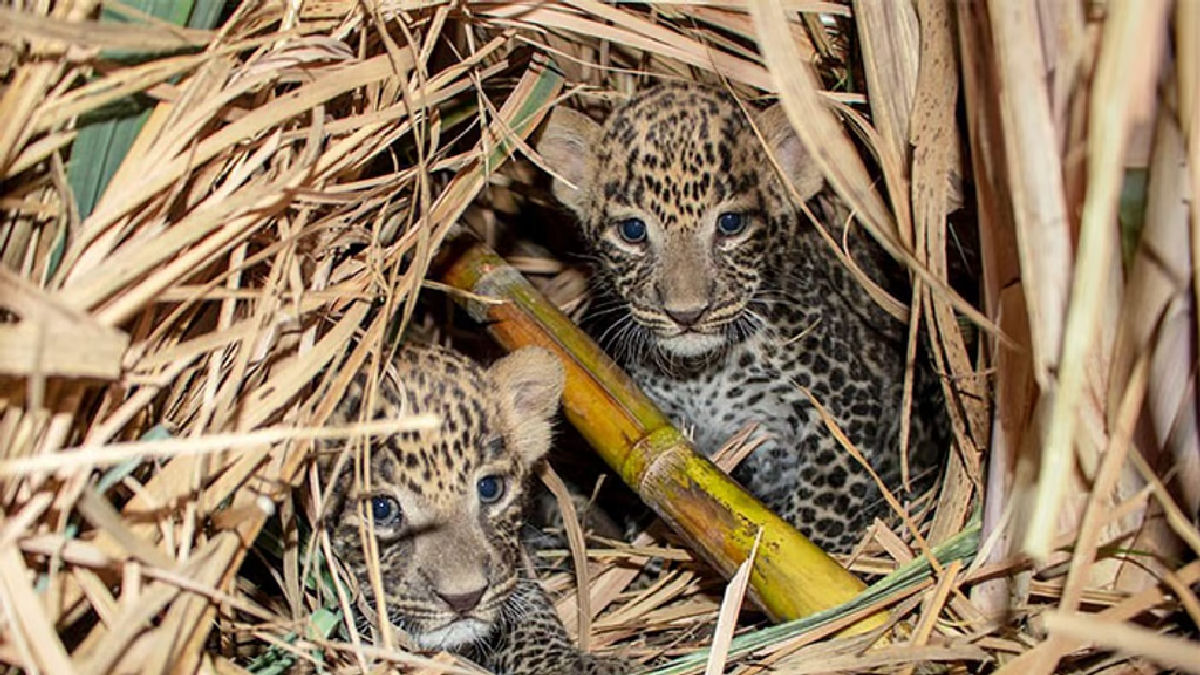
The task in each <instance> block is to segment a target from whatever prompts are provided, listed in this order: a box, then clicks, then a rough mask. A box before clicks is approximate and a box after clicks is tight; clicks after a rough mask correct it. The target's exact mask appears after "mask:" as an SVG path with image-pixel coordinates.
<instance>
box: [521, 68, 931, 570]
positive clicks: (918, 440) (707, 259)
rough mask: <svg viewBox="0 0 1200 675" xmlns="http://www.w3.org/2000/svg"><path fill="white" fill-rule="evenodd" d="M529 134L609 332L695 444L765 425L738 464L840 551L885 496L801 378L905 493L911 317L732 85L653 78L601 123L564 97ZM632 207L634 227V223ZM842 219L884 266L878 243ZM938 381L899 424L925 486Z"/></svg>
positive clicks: (712, 443)
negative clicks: (879, 287) (575, 238)
mask: <svg viewBox="0 0 1200 675" xmlns="http://www.w3.org/2000/svg"><path fill="white" fill-rule="evenodd" d="M750 114H752V115H754V117H755V121H756V124H757V127H758V129H759V130H760V132H761V133H762V135H763V138H764V139H765V141H766V143H767V144H768V145H769V146H770V147H771V148H772V150H773V152H774V155H775V156H776V159H777V160H778V162H779V165H780V168H781V169H782V170H783V175H785V176H787V179H788V180H789V181H790V182H791V183H792V185H793V186H794V188H795V190H796V193H797V195H798V196H799V197H800V199H802V200H804V201H805V202H807V203H808V205H809V207H810V208H811V209H812V210H813V211H814V212H815V213H816V214H817V217H818V218H820V219H821V221H822V222H823V223H824V224H825V226H826V227H827V228H829V229H830V231H831V234H833V236H834V237H835V238H838V237H840V236H841V235H842V234H843V232H842V226H843V224H844V223H845V222H847V221H848V218H846V217H845V213H844V210H842V209H839V207H838V203H837V201H836V200H835V199H833V198H831V197H830V196H829V195H828V194H826V192H824V191H823V189H822V188H823V184H824V181H823V179H822V177H821V175H820V173H819V172H818V170H817V169H816V168H815V167H814V166H813V165H812V163H811V162H809V161H808V160H807V157H806V155H805V152H804V149H803V146H802V144H801V142H800V140H799V139H798V138H797V137H796V135H795V134H794V132H793V130H792V128H791V126H790V125H789V123H788V121H787V119H786V117H785V116H784V114H783V111H782V110H781V109H780V108H779V107H778V106H776V107H774V108H771V109H768V110H767V111H763V112H757V111H754V112H751V113H750ZM538 149H539V151H540V152H541V153H542V154H543V156H544V157H545V158H546V159H547V161H548V162H549V163H550V165H551V166H552V167H553V168H554V169H555V170H556V172H558V174H559V175H560V176H562V177H563V178H565V179H566V180H565V181H563V180H556V181H555V184H554V192H555V195H556V196H557V197H558V198H559V200H560V201H562V202H563V203H564V204H565V205H566V206H567V207H569V208H570V209H571V210H572V211H574V213H575V214H576V216H577V217H578V219H579V221H580V224H581V227H582V230H583V234H584V238H585V239H586V240H587V242H588V244H589V245H590V248H591V251H592V253H593V254H594V256H595V261H596V268H597V269H596V275H595V277H594V286H595V290H596V295H597V296H598V297H599V298H600V299H599V300H598V301H597V303H596V304H595V306H594V308H593V311H592V316H591V322H592V323H593V324H594V326H595V328H596V332H597V336H598V338H599V339H600V340H601V342H602V343H604V344H605V346H606V347H607V348H608V349H609V350H610V351H611V352H612V353H613V354H614V356H616V357H617V358H618V360H620V361H621V362H622V363H623V365H624V366H625V367H626V368H627V369H628V370H629V372H630V373H631V375H632V376H633V377H634V378H635V379H636V380H637V381H638V382H639V384H640V385H641V386H642V387H643V389H644V390H645V391H646V393H647V394H648V395H650V396H651V398H653V399H654V400H655V401H656V402H657V403H658V404H659V405H660V406H662V407H663V408H664V409H665V410H666V411H667V413H668V414H669V415H671V416H672V418H673V419H674V420H675V421H676V422H677V423H678V424H681V425H682V426H684V427H686V428H690V429H692V430H693V433H694V437H695V440H696V442H697V444H698V445H699V447H700V448H701V449H702V450H703V451H704V452H705V453H708V454H712V453H713V452H715V451H716V450H717V449H719V447H720V446H721V445H722V444H723V443H724V442H725V441H726V440H727V439H728V438H729V437H730V436H731V435H733V434H734V433H735V432H736V431H738V430H739V429H741V428H742V427H743V426H744V425H745V424H747V423H749V422H755V423H758V424H760V425H761V427H760V428H761V429H762V432H763V433H762V435H763V437H764V438H765V439H766V442H765V443H764V445H762V446H761V447H760V448H759V449H758V450H757V451H756V452H755V453H754V454H753V455H751V456H750V457H749V458H747V459H746V460H745V461H744V462H743V463H742V465H741V466H740V467H739V468H738V470H737V471H736V473H735V477H736V478H737V479H739V480H740V481H741V482H742V483H743V484H744V485H745V486H746V487H747V488H748V489H749V490H750V491H751V492H752V493H753V494H754V495H755V496H757V497H759V498H760V499H762V500H763V501H764V502H765V503H766V504H767V505H768V506H770V507H772V508H773V509H774V510H776V511H777V512H778V513H780V514H781V515H783V516H784V517H785V518H787V519H788V520H789V521H790V522H792V523H793V524H795V525H796V526H797V527H799V528H800V529H801V530H802V531H804V532H805V533H806V534H808V535H809V536H810V537H811V538H812V539H813V540H814V541H816V542H817V543H818V544H820V545H822V546H823V547H825V548H826V549H827V550H832V551H845V550H847V549H848V548H849V547H850V546H851V545H852V544H853V543H854V542H856V541H857V540H858V538H859V537H860V535H861V534H862V533H863V531H864V529H865V528H866V527H867V526H868V525H869V524H870V523H871V522H872V520H873V519H874V518H875V517H876V516H884V515H886V514H887V512H888V507H887V506H886V504H885V503H884V502H883V500H882V499H881V492H880V490H879V489H878V488H877V486H876V484H875V482H874V481H873V480H872V479H871V478H870V477H869V475H868V473H867V472H866V471H865V470H864V469H863V467H862V466H861V465H860V464H858V463H857V462H855V461H854V460H853V459H852V458H851V457H850V455H849V454H848V453H847V452H846V451H845V450H843V449H842V447H841V446H840V444H839V443H838V442H837V441H836V440H835V439H834V437H833V436H832V435H831V434H830V433H829V432H828V430H827V427H826V426H825V425H824V424H823V422H822V421H821V418H820V416H819V414H818V412H817V410H816V408H815V407H814V406H813V405H812V403H811V401H810V400H809V398H808V396H807V395H806V394H805V393H804V389H807V390H810V391H811V392H812V394H813V395H814V396H815V397H816V398H817V399H818V400H819V401H820V402H821V403H822V405H824V406H825V407H826V408H827V409H828V411H829V413H830V414H831V415H832V416H833V418H834V420H836V421H837V423H838V425H839V426H840V427H841V429H842V430H843V431H845V432H846V435H847V436H848V437H849V438H850V440H851V441H852V442H853V443H854V444H855V445H856V446H857V447H858V448H859V449H860V450H861V451H862V453H863V454H864V455H865V457H866V458H867V460H868V461H869V463H870V464H871V466H872V467H873V468H874V470H875V471H876V472H877V473H878V474H879V475H880V476H881V478H882V479H883V481H884V482H885V483H886V484H887V485H888V486H889V487H890V488H891V489H895V490H899V489H900V488H901V485H900V483H901V480H900V462H899V458H898V452H897V448H898V438H899V433H898V432H899V427H900V423H899V419H900V411H901V392H902V385H903V378H904V362H905V358H904V351H903V346H904V343H903V336H904V331H903V327H902V326H901V325H900V324H899V323H898V322H896V321H895V320H894V319H892V318H891V317H890V316H888V315H887V314H886V313H884V312H883V311H882V310H880V309H879V308H878V307H877V306H876V304H875V303H874V302H873V301H872V300H871V299H870V298H869V296H868V295H867V294H866V293H865V291H864V290H863V289H862V287H861V285H860V284H859V283H858V282H857V281H856V280H855V279H854V278H853V277H852V276H851V274H850V273H849V272H848V271H847V270H846V268H845V267H844V266H843V265H842V264H841V263H840V262H839V261H838V260H837V259H836V257H835V256H834V254H833V252H832V251H831V250H830V248H829V247H828V245H827V244H826V243H825V242H824V241H822V240H821V239H820V237H819V235H818V232H817V230H816V228H815V227H814V226H813V224H812V223H811V221H809V220H808V219H807V218H805V217H804V215H803V213H802V211H801V210H800V209H798V208H797V205H796V202H795V201H794V198H793V196H792V194H791V193H790V192H789V190H788V189H787V186H786V184H785V183H784V182H783V179H782V178H781V177H780V173H779V172H778V171H777V170H776V169H775V167H774V165H773V164H772V163H771V162H770V160H769V159H768V155H767V153H766V152H765V151H764V148H763V143H762V142H761V141H760V140H759V138H758V136H756V135H755V132H754V128H753V127H752V126H751V124H750V121H749V118H748V117H747V112H746V111H745V109H743V108H742V107H741V106H740V105H738V103H737V102H736V101H735V100H734V99H733V98H732V97H730V96H728V95H726V94H725V93H724V92H720V91H716V90H712V89H708V88H703V87H699V86H694V85H664V86H659V87H656V88H653V89H650V90H648V91H646V92H644V93H642V94H641V95H639V96H637V97H635V98H633V99H632V100H630V101H629V102H628V103H626V104H625V105H623V106H621V107H619V108H618V109H616V110H615V111H614V112H613V113H612V114H611V115H610V116H609V117H608V119H607V120H606V121H605V122H604V123H603V124H602V125H597V124H596V123H594V122H593V121H592V120H590V119H589V118H587V117H585V116H583V115H581V114H580V113H577V112H574V111H571V110H568V109H566V108H564V107H561V106H560V107H559V108H558V109H556V110H555V112H554V114H553V115H552V117H551V120H550V122H549V123H548V125H547V127H546V129H545V130H544V131H543V135H542V138H541V141H540V143H539V146H538ZM568 182H569V183H570V184H568ZM731 214H733V215H732V216H731ZM734 216H736V217H734ZM634 220H635V221H637V222H638V223H640V225H637V224H635V226H634V227H633V228H632V233H633V234H637V233H639V232H641V231H642V226H644V231H645V236H644V238H642V239H641V240H638V239H637V237H630V236H628V234H629V233H630V231H631V230H630V229H627V226H626V223H628V222H630V221H634ZM730 223H734V224H737V225H739V227H734V228H730V227H726V226H727V225H729V224H730ZM846 234H847V239H848V240H849V242H850V246H851V253H852V254H853V255H854V257H855V259H856V261H857V263H858V264H859V265H860V266H861V267H863V268H864V269H866V270H867V271H868V272H870V273H872V275H873V276H875V277H876V278H877V279H879V278H881V275H880V274H879V273H878V269H877V267H876V262H877V255H878V252H877V251H875V250H874V249H873V248H872V247H871V246H870V245H869V242H868V241H867V240H866V239H865V238H864V237H861V236H858V235H857V233H856V231H851V232H848V233H846ZM934 384H936V382H935V381H934V380H933V379H932V378H930V377H928V373H922V374H921V376H920V378H919V382H918V401H919V407H920V409H919V410H917V411H916V414H915V415H914V417H913V430H912V434H911V439H912V448H913V452H912V455H911V457H912V467H913V471H914V474H915V475H917V476H918V477H921V478H922V480H918V481H917V482H916V487H917V488H922V489H923V488H926V487H928V486H929V485H930V484H931V480H932V477H933V475H934V474H935V472H936V466H937V464H938V459H939V456H940V453H939V450H938V448H939V446H940V445H941V444H942V442H943V440H942V439H943V433H944V428H945V426H946V425H945V421H944V418H943V417H942V415H944V411H941V412H939V410H940V408H939V405H938V401H939V400H940V398H939V394H938V389H937V387H935V386H933V385H934Z"/></svg>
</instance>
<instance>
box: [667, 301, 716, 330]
mask: <svg viewBox="0 0 1200 675" xmlns="http://www.w3.org/2000/svg"><path fill="white" fill-rule="evenodd" d="M663 311H665V312H666V313H667V316H669V317H671V320H672V321H674V322H675V323H677V324H679V325H680V326H683V327H684V328H690V327H691V326H694V325H696V322H697V321H699V320H700V317H702V316H704V312H706V311H708V305H704V306H703V307H688V308H682V309H674V308H671V307H664V308H663Z"/></svg>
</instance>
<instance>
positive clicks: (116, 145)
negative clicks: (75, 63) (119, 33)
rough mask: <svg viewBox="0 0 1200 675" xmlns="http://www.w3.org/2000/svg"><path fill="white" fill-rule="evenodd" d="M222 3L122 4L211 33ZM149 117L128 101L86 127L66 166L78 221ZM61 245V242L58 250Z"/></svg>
mask: <svg viewBox="0 0 1200 675" xmlns="http://www.w3.org/2000/svg"><path fill="white" fill-rule="evenodd" d="M224 4H225V3H224V2H223V0H127V1H126V3H125V5H126V6H127V7H130V8H132V9H134V10H136V11H138V12H141V13H143V14H146V15H149V16H152V17H155V18H158V19H162V20H164V21H169V22H171V23H173V24H175V25H184V24H185V23H186V24H187V25H188V26H189V27H192V28H201V29H209V28H212V27H213V26H215V25H216V22H217V20H218V19H219V18H220V16H221V10H222V9H223V8H224ZM100 20H101V21H106V22H112V23H130V22H131V21H133V19H131V18H130V17H129V16H127V15H124V14H120V13H117V12H114V11H113V10H112V9H111V8H108V7H105V8H104V9H102V10H101V12H100ZM101 56H102V58H105V59H110V60H118V61H119V60H128V59H145V58H155V57H157V56H162V54H157V55H154V54H151V55H146V54H138V55H133V54H130V53H127V52H117V51H108V52H104V53H103V54H102V55H101ZM149 115H150V103H149V102H148V101H147V100H145V99H141V98H139V97H134V96H131V97H129V98H127V99H125V100H123V101H121V102H119V103H117V104H114V105H113V106H111V107H109V108H106V110H105V111H104V112H103V113H100V114H98V115H96V116H95V117H102V119H96V120H94V121H89V122H85V123H84V124H83V125H82V126H81V128H80V130H79V135H78V137H77V138H76V139H75V143H74V145H73V146H72V148H71V158H70V160H69V161H68V162H67V183H68V184H69V185H70V186H71V192H72V194H73V195H74V197H75V203H76V205H77V206H78V209H79V217H80V218H81V219H85V218H87V217H88V216H89V215H90V214H91V213H92V211H93V210H94V209H95V208H96V204H97V202H99V201H100V196H101V195H103V194H104V190H105V189H106V188H107V187H108V184H109V182H110V181H111V180H112V177H113V175H114V174H115V173H116V172H117V169H118V168H119V167H120V166H121V162H123V161H124V160H125V156H126V155H127V154H128V153H129V148H130V147H132V146H133V142H134V140H135V139H136V138H137V136H138V134H139V133H141V131H142V127H143V126H145V124H146V119H147V118H148V117H149ZM62 245H65V242H60V247H59V248H60V249H61V247H62ZM61 256H62V251H61V250H56V251H55V252H54V253H53V254H52V257H51V264H50V266H49V274H50V275H52V274H53V273H54V272H55V271H56V268H57V266H58V263H59V260H60V259H61Z"/></svg>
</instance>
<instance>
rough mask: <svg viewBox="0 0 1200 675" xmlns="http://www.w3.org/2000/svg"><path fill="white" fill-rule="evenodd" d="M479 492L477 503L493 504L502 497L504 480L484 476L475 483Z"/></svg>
mask: <svg viewBox="0 0 1200 675" xmlns="http://www.w3.org/2000/svg"><path fill="white" fill-rule="evenodd" d="M475 489H476V490H477V491H478V492H479V501H481V502H483V503H484V504H494V503H496V502H498V501H500V498H501V497H503V496H504V478H502V477H500V476H484V477H483V478H480V479H479V482H477V483H475Z"/></svg>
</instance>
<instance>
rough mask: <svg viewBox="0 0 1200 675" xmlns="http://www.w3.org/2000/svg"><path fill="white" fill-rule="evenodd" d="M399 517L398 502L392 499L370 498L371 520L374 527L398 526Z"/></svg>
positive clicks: (381, 496) (379, 496)
mask: <svg viewBox="0 0 1200 675" xmlns="http://www.w3.org/2000/svg"><path fill="white" fill-rule="evenodd" d="M400 515H401V514H400V502H398V501H396V499H395V498H394V497H387V496H383V495H378V496H375V497H372V498H371V520H372V521H374V523H375V526H376V527H395V526H397V525H399V524H400Z"/></svg>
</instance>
